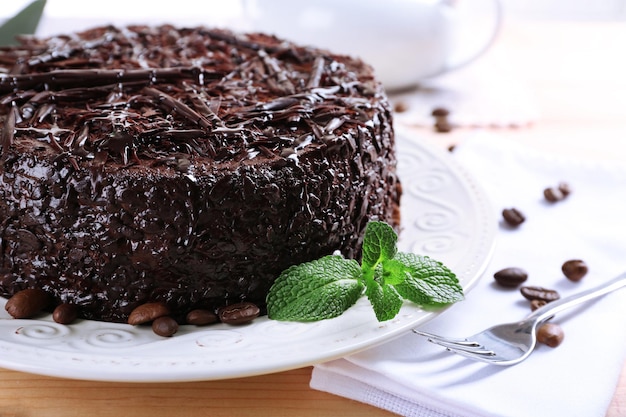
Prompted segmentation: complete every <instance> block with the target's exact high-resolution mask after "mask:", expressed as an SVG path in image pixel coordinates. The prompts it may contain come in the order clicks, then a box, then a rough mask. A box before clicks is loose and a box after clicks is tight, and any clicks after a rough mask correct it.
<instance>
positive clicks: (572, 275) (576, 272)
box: [561, 259, 589, 281]
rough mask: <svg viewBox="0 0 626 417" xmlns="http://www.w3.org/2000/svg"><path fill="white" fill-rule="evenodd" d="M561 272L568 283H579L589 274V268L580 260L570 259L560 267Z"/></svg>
mask: <svg viewBox="0 0 626 417" xmlns="http://www.w3.org/2000/svg"><path fill="white" fill-rule="evenodd" d="M561 270H562V271H563V274H564V275H565V276H566V277H567V279H569V280H570V281H580V280H581V279H583V277H584V276H585V275H587V272H589V267H588V266H587V264H586V263H585V262H584V261H581V260H580V259H571V260H569V261H566V262H565V263H564V264H563V266H561Z"/></svg>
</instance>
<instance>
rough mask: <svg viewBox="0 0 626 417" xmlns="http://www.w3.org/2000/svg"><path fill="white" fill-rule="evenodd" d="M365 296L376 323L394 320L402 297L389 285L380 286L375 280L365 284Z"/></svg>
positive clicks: (400, 305)
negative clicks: (376, 320)
mask: <svg viewBox="0 0 626 417" xmlns="http://www.w3.org/2000/svg"><path fill="white" fill-rule="evenodd" d="M366 285H367V288H366V290H365V294H366V295H367V298H368V299H369V300H370V303H371V304H372V307H373V309H374V314H376V318H377V319H378V321H386V320H391V319H392V318H394V317H395V316H396V315H397V314H398V312H399V311H400V307H402V303H403V301H402V297H401V296H400V294H398V292H397V291H396V289H395V288H394V287H393V286H391V285H381V284H380V283H379V282H378V281H376V280H370V281H368V282H367V283H366Z"/></svg>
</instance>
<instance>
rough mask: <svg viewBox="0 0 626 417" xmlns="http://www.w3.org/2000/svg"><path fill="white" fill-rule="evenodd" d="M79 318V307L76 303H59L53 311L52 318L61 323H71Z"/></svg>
mask: <svg viewBox="0 0 626 417" xmlns="http://www.w3.org/2000/svg"><path fill="white" fill-rule="evenodd" d="M77 318H78V309H77V308H76V306H75V305H74V304H68V303H63V304H59V305H58V306H56V308H55V309H54V311H53V312H52V320H54V321H55V322H57V323H59V324H70V323H72V322H73V321H74V320H76V319H77Z"/></svg>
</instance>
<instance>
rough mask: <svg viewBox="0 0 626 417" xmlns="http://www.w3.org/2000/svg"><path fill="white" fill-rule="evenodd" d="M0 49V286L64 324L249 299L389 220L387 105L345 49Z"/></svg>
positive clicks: (80, 43) (238, 39) (195, 31)
mask: <svg viewBox="0 0 626 417" xmlns="http://www.w3.org/2000/svg"><path fill="white" fill-rule="evenodd" d="M21 41H22V43H21V45H19V46H16V47H6V48H2V49H0V117H1V119H0V146H1V150H0V224H1V227H2V229H1V230H0V244H1V246H0V249H1V256H2V257H1V258H0V293H2V294H4V295H5V296H9V295H11V294H13V293H15V292H16V291H18V290H20V289H24V288H41V289H44V290H45V291H46V292H48V293H50V294H51V295H52V296H53V297H54V299H55V300H56V302H58V303H60V302H66V303H72V304H76V305H77V306H79V307H80V312H81V315H82V317H86V318H92V319H101V320H108V321H125V320H126V318H127V316H128V314H129V313H130V311H131V310H132V309H133V308H134V307H135V306H137V305H138V304H141V303H145V302H148V301H163V302H165V303H167V304H168V305H169V306H170V308H171V310H172V311H174V313H175V314H178V315H179V316H181V317H182V316H183V315H184V314H185V313H186V312H187V311H188V310H190V309H191V308H195V307H205V308H210V309H215V308H218V307H220V306H223V305H226V304H230V303H234V302H239V301H242V300H247V301H252V302H254V303H257V304H259V305H260V306H263V304H264V300H265V295H266V293H267V291H268V289H269V287H270V286H271V283H272V282H273V280H274V279H275V278H276V276H277V275H278V274H279V273H280V272H281V271H282V270H284V269H285V268H287V267H288V266H290V265H292V264H295V263H300V262H303V261H307V260H312V259H315V258H318V257H320V256H322V255H325V254H329V253H332V252H333V251H335V250H339V251H341V252H342V253H343V254H344V255H345V256H348V257H354V256H357V254H358V253H359V251H360V244H361V239H362V232H363V230H364V227H365V224H366V223H367V222H368V220H370V219H377V220H383V221H388V222H389V223H392V224H397V221H398V219H397V213H398V204H399V197H400V195H399V194H400V191H399V183H398V180H397V177H396V172H395V155H394V149H393V131H392V128H391V115H390V110H389V105H388V102H387V99H386V97H385V94H384V92H383V90H382V87H381V86H380V84H379V83H378V82H377V81H376V80H375V79H374V77H373V74H372V70H371V68H370V67H369V66H367V65H365V64H363V63H362V62H361V61H359V60H357V59H353V58H350V57H345V56H339V55H334V54H331V53H329V52H326V51H320V50H316V49H312V48H305V47H301V46H297V45H294V44H292V43H289V42H286V41H283V40H280V39H277V38H275V37H272V36H268V35H264V34H236V33H232V32H229V31H225V30H217V29H207V28H203V27H198V28H186V29H179V28H175V27H172V26H167V25H166V26H159V27H145V26H131V27H125V28H116V27H101V28H95V29H92V30H88V31H85V32H82V33H77V34H72V35H66V36H65V35H64V36H56V37H51V38H46V39H39V38H32V37H27V38H22V40H21Z"/></svg>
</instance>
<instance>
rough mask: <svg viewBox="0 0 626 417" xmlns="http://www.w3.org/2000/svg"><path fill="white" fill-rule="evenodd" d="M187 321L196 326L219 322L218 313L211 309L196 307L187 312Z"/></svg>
mask: <svg viewBox="0 0 626 417" xmlns="http://www.w3.org/2000/svg"><path fill="white" fill-rule="evenodd" d="M186 319H187V323H188V324H193V325H196V326H205V325H207V324H211V323H215V322H217V315H216V314H215V313H213V312H212V311H209V310H203V309H196V310H191V311H190V312H189V313H187V318H186Z"/></svg>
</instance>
